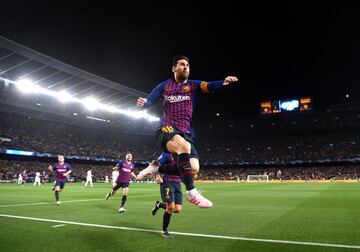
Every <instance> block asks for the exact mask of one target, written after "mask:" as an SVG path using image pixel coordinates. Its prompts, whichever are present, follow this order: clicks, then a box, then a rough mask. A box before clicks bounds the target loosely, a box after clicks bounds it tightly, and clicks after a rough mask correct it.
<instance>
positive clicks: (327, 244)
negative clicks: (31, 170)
mask: <svg viewBox="0 0 360 252" xmlns="http://www.w3.org/2000/svg"><path fill="white" fill-rule="evenodd" d="M0 217H6V218H14V219H25V220H34V221H43V222H54V223H62V224H71V225H79V226H87V227H100V228H109V229H120V230H127V231H139V232H147V233H160V232H161V231H158V230H152V229H143V228H130V227H118V226H109V225H99V224H92V223H82V222H74V221H63V220H51V219H42V218H35V217H26V216H16V215H8V214H0ZM171 233H172V234H177V235H183V236H194V237H204V238H217V239H225V240H241V241H253V242H267V243H280V244H292V245H304V246H318V247H332V248H349V249H360V245H344V244H334V243H318V242H302V241H286V240H272V239H258V238H248V237H236V236H224V235H207V234H195V233H182V232H171Z"/></svg>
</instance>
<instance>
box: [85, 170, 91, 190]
mask: <svg viewBox="0 0 360 252" xmlns="http://www.w3.org/2000/svg"><path fill="white" fill-rule="evenodd" d="M89 182H90V187H93V183H92V174H91V170H88V171H87V175H86V183H85V187H87V185H88V183H89Z"/></svg>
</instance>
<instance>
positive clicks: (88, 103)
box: [81, 96, 100, 111]
mask: <svg viewBox="0 0 360 252" xmlns="http://www.w3.org/2000/svg"><path fill="white" fill-rule="evenodd" d="M81 103H82V104H84V106H85V107H86V108H87V109H88V110H90V111H94V110H96V109H98V108H100V104H99V102H98V101H97V100H96V99H95V98H94V97H91V96H90V97H87V98H85V99H84V100H81Z"/></svg>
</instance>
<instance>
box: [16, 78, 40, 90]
mask: <svg viewBox="0 0 360 252" xmlns="http://www.w3.org/2000/svg"><path fill="white" fill-rule="evenodd" d="M15 85H16V86H17V88H18V89H19V90H20V91H21V92H22V93H33V92H34V90H35V84H34V83H33V82H32V81H31V80H29V79H20V80H18V81H17V82H15ZM36 89H38V88H36Z"/></svg>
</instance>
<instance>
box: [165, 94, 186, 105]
mask: <svg viewBox="0 0 360 252" xmlns="http://www.w3.org/2000/svg"><path fill="white" fill-rule="evenodd" d="M165 101H168V102H170V103H173V102H182V101H190V96H188V95H177V96H175V95H170V96H166V95H165Z"/></svg>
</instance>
